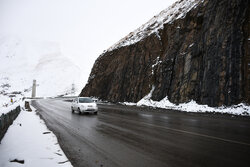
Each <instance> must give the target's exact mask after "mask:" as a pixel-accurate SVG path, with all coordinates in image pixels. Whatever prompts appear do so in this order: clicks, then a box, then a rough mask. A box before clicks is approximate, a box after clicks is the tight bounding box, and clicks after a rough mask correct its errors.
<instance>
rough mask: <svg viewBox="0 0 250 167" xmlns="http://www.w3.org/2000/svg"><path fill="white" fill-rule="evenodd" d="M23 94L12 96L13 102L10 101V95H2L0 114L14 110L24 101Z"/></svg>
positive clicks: (0, 96)
mask: <svg viewBox="0 0 250 167" xmlns="http://www.w3.org/2000/svg"><path fill="white" fill-rule="evenodd" d="M22 97H23V96H21V95H17V96H16V97H12V99H13V103H12V102H11V101H10V99H11V98H10V97H8V96H3V95H0V116H1V115H2V114H7V113H8V112H10V111H11V110H14V109H15V108H16V107H17V106H19V105H20V103H22Z"/></svg>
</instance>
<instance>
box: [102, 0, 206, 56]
mask: <svg viewBox="0 0 250 167" xmlns="http://www.w3.org/2000/svg"><path fill="white" fill-rule="evenodd" d="M202 2H203V0H178V1H177V2H175V3H174V4H173V5H171V6H170V7H168V8H167V9H165V10H163V11H161V12H160V14H159V15H157V16H154V17H153V18H152V19H150V20H149V21H148V22H147V23H145V24H143V25H142V26H141V27H139V28H138V29H136V30H135V31H134V32H131V33H129V34H128V35H127V36H126V37H124V38H122V39H121V40H120V41H118V42H117V43H115V44H114V45H113V46H111V47H110V48H109V49H108V50H106V51H105V52H109V51H112V50H114V49H118V48H120V47H123V46H128V45H132V44H134V43H136V42H138V41H140V40H142V39H143V38H145V37H147V36H149V35H151V34H153V33H155V34H156V36H157V37H158V38H159V39H160V36H159V34H158V31H159V29H162V28H163V25H164V24H171V23H172V22H173V21H175V20H177V19H181V18H184V17H185V16H186V14H187V13H188V12H189V11H190V10H191V9H192V8H195V7H197V6H198V5H199V4H200V3H202ZM177 28H178V27H177Z"/></svg>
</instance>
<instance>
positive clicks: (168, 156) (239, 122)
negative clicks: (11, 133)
mask: <svg viewBox="0 0 250 167" xmlns="http://www.w3.org/2000/svg"><path fill="white" fill-rule="evenodd" d="M33 106H34V107H36V108H37V109H38V112H39V113H40V115H42V117H43V118H44V119H45V122H46V124H47V126H48V127H49V128H50V129H51V130H52V131H53V132H54V133H55V134H56V136H57V137H58V140H59V142H60V145H61V147H62V149H63V150H64V152H65V154H66V156H67V157H68V158H69V160H70V161H71V163H72V165H74V166H75V167H78V166H79V167H80V166H104V167H105V166H108V167H112V166H114V167H118V166H124V167H128V166H129V167H139V166H143V167H146V166H149V167H152V166H154V167H157V166H161V167H162V166H171V167H172V166H177V167H182V166H185V167H187V166H227V167H228V166H238V167H239V166H248V165H249V164H250V158H249V155H250V118H249V117H236V116H230V115H219V114H204V113H203V114H197V113H196V114H194V113H183V112H176V111H170V110H168V111H166V110H159V109H157V110H156V109H149V108H137V107H130V106H122V105H107V104H100V105H99V113H98V115H78V114H76V113H75V114H72V113H71V110H70V103H69V102H66V101H63V100H52V99H47V100H37V101H34V102H33Z"/></svg>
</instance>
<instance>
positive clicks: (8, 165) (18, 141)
mask: <svg viewBox="0 0 250 167" xmlns="http://www.w3.org/2000/svg"><path fill="white" fill-rule="evenodd" d="M32 110H33V111H32V112H27V111H24V110H22V111H21V112H20V114H19V116H18V117H17V119H16V120H15V121H14V122H13V125H11V126H10V127H9V129H8V131H7V133H6V134H5V136H4V138H3V139H2V141H1V144H0V155H1V156H0V166H1V167H16V166H26V167H34V166H35V167H40V166H41V167H44V166H46V167H54V166H60V167H71V166H72V165H71V163H70V162H69V161H68V159H67V157H66V156H65V154H64V153H63V151H62V149H61V148H60V146H59V144H58V141H57V138H56V136H55V135H54V134H53V133H52V132H51V131H49V130H48V129H47V127H46V125H45V123H44V121H43V120H41V119H40V118H39V116H38V115H36V113H35V112H34V109H32ZM15 159H16V160H24V164H20V163H18V162H10V161H11V160H15Z"/></svg>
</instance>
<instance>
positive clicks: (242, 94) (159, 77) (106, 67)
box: [80, 0, 250, 106]
mask: <svg viewBox="0 0 250 167" xmlns="http://www.w3.org/2000/svg"><path fill="white" fill-rule="evenodd" d="M249 6H250V5H249V1H248V0H204V1H198V0H182V1H178V2H176V3H175V4H173V6H171V7H169V8H168V9H166V10H164V11H162V12H161V13H160V14H159V15H158V16H155V17H154V18H152V19H151V20H150V21H149V22H148V23H146V24H145V25H143V26H142V27H140V28H138V29H137V30H136V31H135V32H132V33H130V34H129V35H128V36H127V37H125V38H123V39H122V40H121V41H119V42H118V43H116V44H115V45H114V46H112V47H111V48H109V49H108V50H107V51H106V52H104V53H103V54H102V55H100V56H99V58H98V59H97V60H96V62H95V64H94V66H93V69H92V72H91V74H90V77H89V80H88V83H87V85H86V86H85V87H84V89H83V90H82V92H81V94H80V96H96V97H100V98H101V99H104V100H108V101H112V102H118V101H131V102H137V101H139V100H140V99H141V98H143V97H144V96H145V95H146V94H148V93H149V92H150V90H151V89H152V87H155V89H154V91H153V96H152V98H153V100H161V99H162V98H164V97H166V96H168V98H169V100H170V101H171V102H173V103H181V102H188V101H190V100H191V99H193V100H195V101H197V102H198V103H200V104H208V105H210V106H220V105H223V104H224V105H231V104H236V103H239V102H242V101H245V102H248V103H249V102H250V92H249V90H250V81H249V80H250V73H249V70H250V65H249V64H250V51H249V45H250V34H249V33H250V20H249V17H250V16H249Z"/></svg>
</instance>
